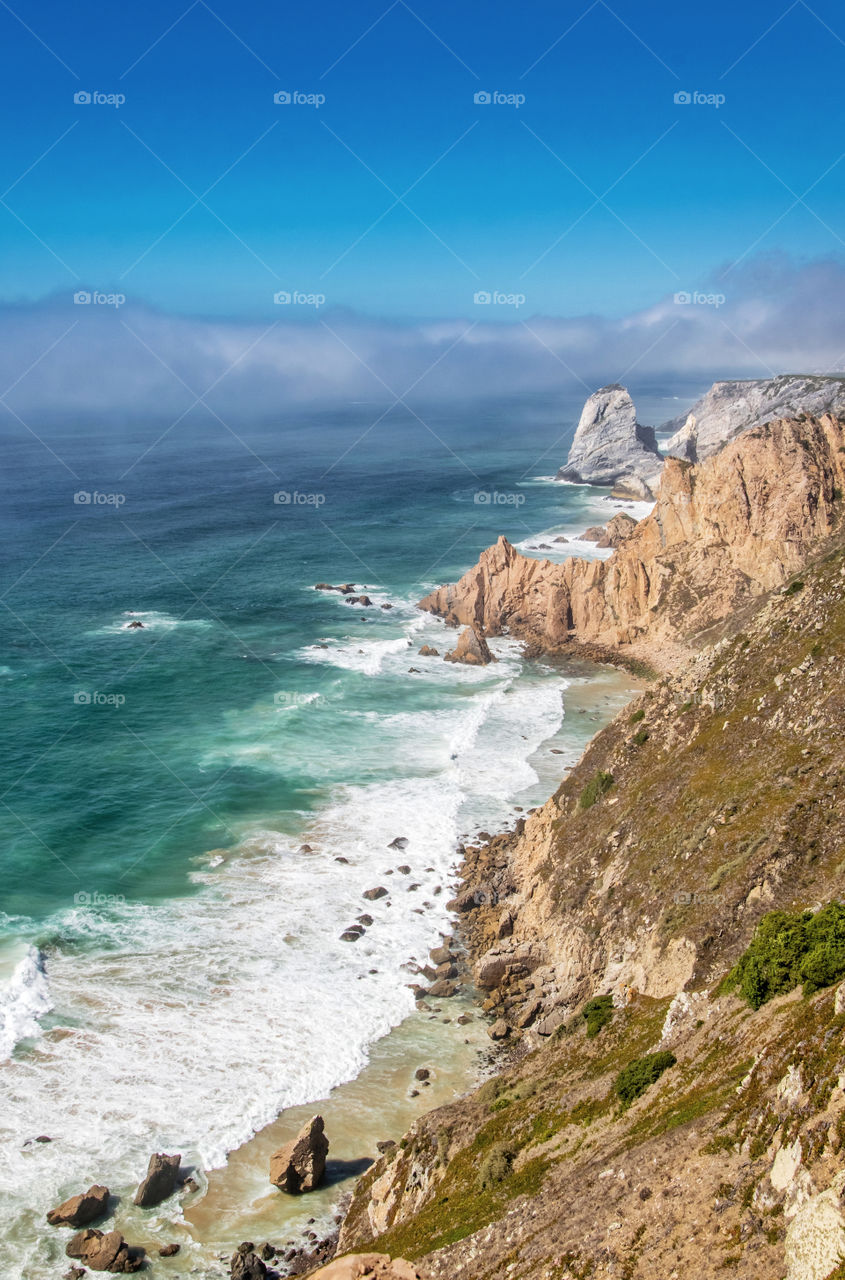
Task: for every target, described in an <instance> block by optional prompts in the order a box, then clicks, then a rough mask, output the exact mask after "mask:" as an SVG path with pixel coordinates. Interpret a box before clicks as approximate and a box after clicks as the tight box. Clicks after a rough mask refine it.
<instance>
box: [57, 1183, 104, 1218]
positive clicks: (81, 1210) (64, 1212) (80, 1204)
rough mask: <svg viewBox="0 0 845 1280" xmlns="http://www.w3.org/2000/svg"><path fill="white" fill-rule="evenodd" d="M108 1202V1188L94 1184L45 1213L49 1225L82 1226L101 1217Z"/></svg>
mask: <svg viewBox="0 0 845 1280" xmlns="http://www.w3.org/2000/svg"><path fill="white" fill-rule="evenodd" d="M108 1203H109V1189H108V1187H102V1186H100V1185H99V1184H96V1185H95V1186H93V1187H89V1188H88V1190H87V1191H83V1192H81V1193H80V1194H79V1195H77V1196H71V1197H70V1199H69V1200H65V1201H64V1202H63V1203H62V1204H60V1205H58V1207H57V1208H55V1209H51V1210H50V1212H49V1213H48V1214H47V1221H48V1222H49V1224H50V1226H51V1227H84V1226H87V1224H88V1223H89V1222H93V1221H94V1219H95V1218H101V1217H102V1216H103V1214H104V1213H105V1212H106V1209H107V1208H108Z"/></svg>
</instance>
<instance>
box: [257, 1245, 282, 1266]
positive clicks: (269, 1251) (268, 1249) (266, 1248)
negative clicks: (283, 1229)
mask: <svg viewBox="0 0 845 1280" xmlns="http://www.w3.org/2000/svg"><path fill="white" fill-rule="evenodd" d="M277 1252H278V1250H277V1249H275V1248H274V1247H273V1245H271V1244H270V1242H269V1241H268V1240H265V1241H264V1244H263V1245H261V1247H260V1248H259V1250H258V1256H259V1258H263V1260H264V1261H265V1262H269V1261H270V1260H271V1258H275V1256H276V1253H277Z"/></svg>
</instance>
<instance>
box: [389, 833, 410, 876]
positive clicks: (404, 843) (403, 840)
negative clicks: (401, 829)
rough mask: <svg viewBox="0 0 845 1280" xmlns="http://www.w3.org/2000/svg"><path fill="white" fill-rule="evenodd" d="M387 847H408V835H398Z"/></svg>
mask: <svg viewBox="0 0 845 1280" xmlns="http://www.w3.org/2000/svg"><path fill="white" fill-rule="evenodd" d="M387 847H388V849H407V847H408V837H407V836H396V838H395V839H394V840H391V842H390V844H389V845H388V846H387ZM400 870H401V868H400Z"/></svg>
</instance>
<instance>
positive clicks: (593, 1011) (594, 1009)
mask: <svg viewBox="0 0 845 1280" xmlns="http://www.w3.org/2000/svg"><path fill="white" fill-rule="evenodd" d="M581 1017H582V1018H583V1019H584V1020H585V1022H586V1023H587V1035H588V1036H589V1037H590V1038H592V1037H593V1036H597V1035H598V1033H599V1032H600V1031H601V1029H602V1027H606V1026H607V1024H608V1022H610V1019H611V1018H612V1017H613V996H596V997H595V999H593V1000H588V1001H587V1003H586V1004H585V1005H584V1008H583V1009H582V1010H581Z"/></svg>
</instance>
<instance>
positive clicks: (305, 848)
mask: <svg viewBox="0 0 845 1280" xmlns="http://www.w3.org/2000/svg"><path fill="white" fill-rule="evenodd" d="M299 852H300V853H313V852H314V850H313V849H312V848H311V845H310V844H301V845H300V846H299Z"/></svg>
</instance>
